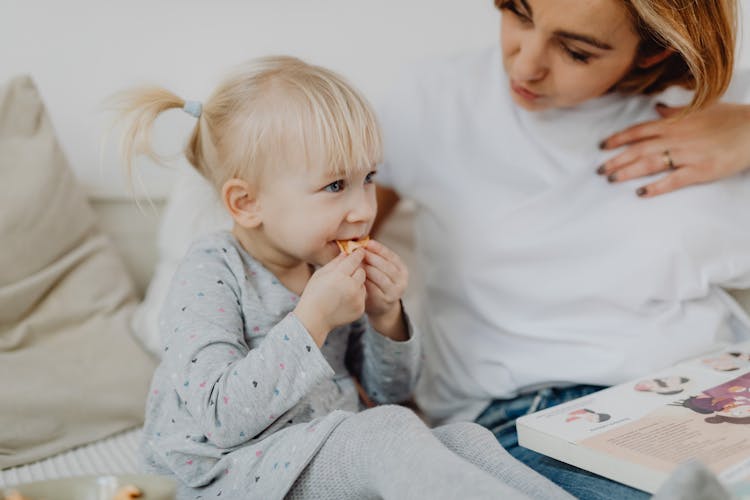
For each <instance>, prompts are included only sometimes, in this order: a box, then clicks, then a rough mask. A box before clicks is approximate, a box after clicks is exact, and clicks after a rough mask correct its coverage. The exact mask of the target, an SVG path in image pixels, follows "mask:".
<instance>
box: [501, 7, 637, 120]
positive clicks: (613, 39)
mask: <svg viewBox="0 0 750 500" xmlns="http://www.w3.org/2000/svg"><path fill="white" fill-rule="evenodd" d="M501 9H502V21H501V22H502V26H501V44H502V52H503V65H504V67H505V71H506V73H507V75H508V77H509V80H510V82H509V84H510V85H509V86H510V89H509V90H510V93H511V95H512V97H513V100H514V101H515V102H516V104H518V105H519V106H520V107H522V108H524V109H527V110H529V111H541V110H544V109H550V108H564V107H571V106H575V105H577V104H580V103H582V102H584V101H587V100H589V99H592V98H595V97H599V96H601V95H603V94H605V93H606V92H607V91H608V90H609V89H610V88H612V87H613V86H614V85H615V84H616V83H617V82H618V81H619V80H620V79H622V78H623V77H624V76H625V75H626V74H627V73H628V72H629V70H630V69H631V68H632V66H633V63H634V61H635V57H636V51H637V48H638V43H639V38H638V36H637V35H636V33H635V31H634V29H633V27H632V23H631V21H630V19H629V17H628V13H627V11H626V8H625V6H624V5H622V0H508V1H507V2H505V3H504V4H502V5H501Z"/></svg>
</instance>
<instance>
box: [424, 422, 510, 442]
mask: <svg viewBox="0 0 750 500" xmlns="http://www.w3.org/2000/svg"><path fill="white" fill-rule="evenodd" d="M432 432H433V434H435V436H436V437H437V438H438V439H440V440H441V441H442V442H443V443H445V444H446V445H449V444H450V443H456V444H460V443H465V442H468V441H471V442H474V443H484V444H485V445H486V446H488V447H492V446H499V443H498V441H497V439H496V438H495V435H494V434H492V432H490V431H489V430H488V429H487V428H485V427H483V426H481V425H479V424H476V423H474V422H456V423H453V424H446V425H442V426H440V427H436V428H434V429H433V430H432Z"/></svg>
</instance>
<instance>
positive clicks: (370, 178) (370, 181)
mask: <svg viewBox="0 0 750 500" xmlns="http://www.w3.org/2000/svg"><path fill="white" fill-rule="evenodd" d="M375 174H377V172H375V171H372V172H370V173H369V174H367V175H366V176H365V184H371V183H372V178H373V177H375Z"/></svg>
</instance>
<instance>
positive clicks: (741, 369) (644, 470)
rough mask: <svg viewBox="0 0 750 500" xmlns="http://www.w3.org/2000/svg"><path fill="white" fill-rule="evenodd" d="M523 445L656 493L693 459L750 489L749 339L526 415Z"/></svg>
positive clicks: (743, 490) (521, 426)
mask: <svg viewBox="0 0 750 500" xmlns="http://www.w3.org/2000/svg"><path fill="white" fill-rule="evenodd" d="M516 426H517V429H518V440H519V444H520V445H521V446H525V447H526V448H530V449H532V450H534V451H537V452H539V453H542V454H544V455H547V456H550V457H552V458H555V459H557V460H560V461H562V462H566V463H569V464H571V465H575V466H576V467H580V468H582V469H586V470H589V471H591V472H594V473H596V474H599V475H601V476H605V477H608V478H610V479H613V480H614V481H618V482H621V483H624V484H627V485H629V486H632V487H634V488H638V489H640V490H644V491H647V492H649V493H654V492H655V491H656V490H657V489H658V488H659V486H660V485H661V483H662V482H663V481H664V480H665V479H666V478H667V477H668V476H669V474H670V472H671V471H672V470H673V469H674V468H675V467H677V465H679V464H680V463H682V462H684V461H687V460H690V459H697V460H700V461H701V462H703V463H704V464H705V465H706V466H708V467H709V468H710V469H711V470H712V471H714V472H715V473H716V474H717V476H718V477H719V479H720V480H721V481H722V482H723V483H724V484H726V485H727V487H728V488H729V489H730V490H732V491H734V492H735V493H739V494H741V495H742V496H744V495H750V341H748V342H743V343H740V344H734V345H732V346H730V347H729V348H726V349H724V350H721V351H717V352H715V353H712V354H710V355H706V356H703V357H700V358H696V359H693V360H689V361H685V362H682V363H679V364H677V365H674V366H673V367H671V368H668V369H665V370H662V371H660V372H657V373H653V374H651V375H649V376H646V377H643V378H640V379H638V380H633V381H631V382H628V383H625V384H620V385H616V386H614V387H610V388H608V389H605V390H603V391H600V392H597V393H595V394H591V395H589V396H585V397H582V398H579V399H576V400H573V401H569V402H567V403H564V404H561V405H559V406H555V407H552V408H548V409H546V410H542V411H539V412H537V413H533V414H530V415H526V416H524V417H522V418H520V419H518V421H517V422H516Z"/></svg>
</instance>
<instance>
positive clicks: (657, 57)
mask: <svg viewBox="0 0 750 500" xmlns="http://www.w3.org/2000/svg"><path fill="white" fill-rule="evenodd" d="M674 53H675V52H674V50H672V49H663V50H660V51H659V52H656V53H653V54H649V55H642V56H638V59H637V60H636V66H638V67H639V68H641V69H646V68H650V67H651V66H653V65H655V64H659V63H660V62H662V61H663V60H664V59H666V58H667V57H669V56H671V55H672V54H674Z"/></svg>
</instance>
